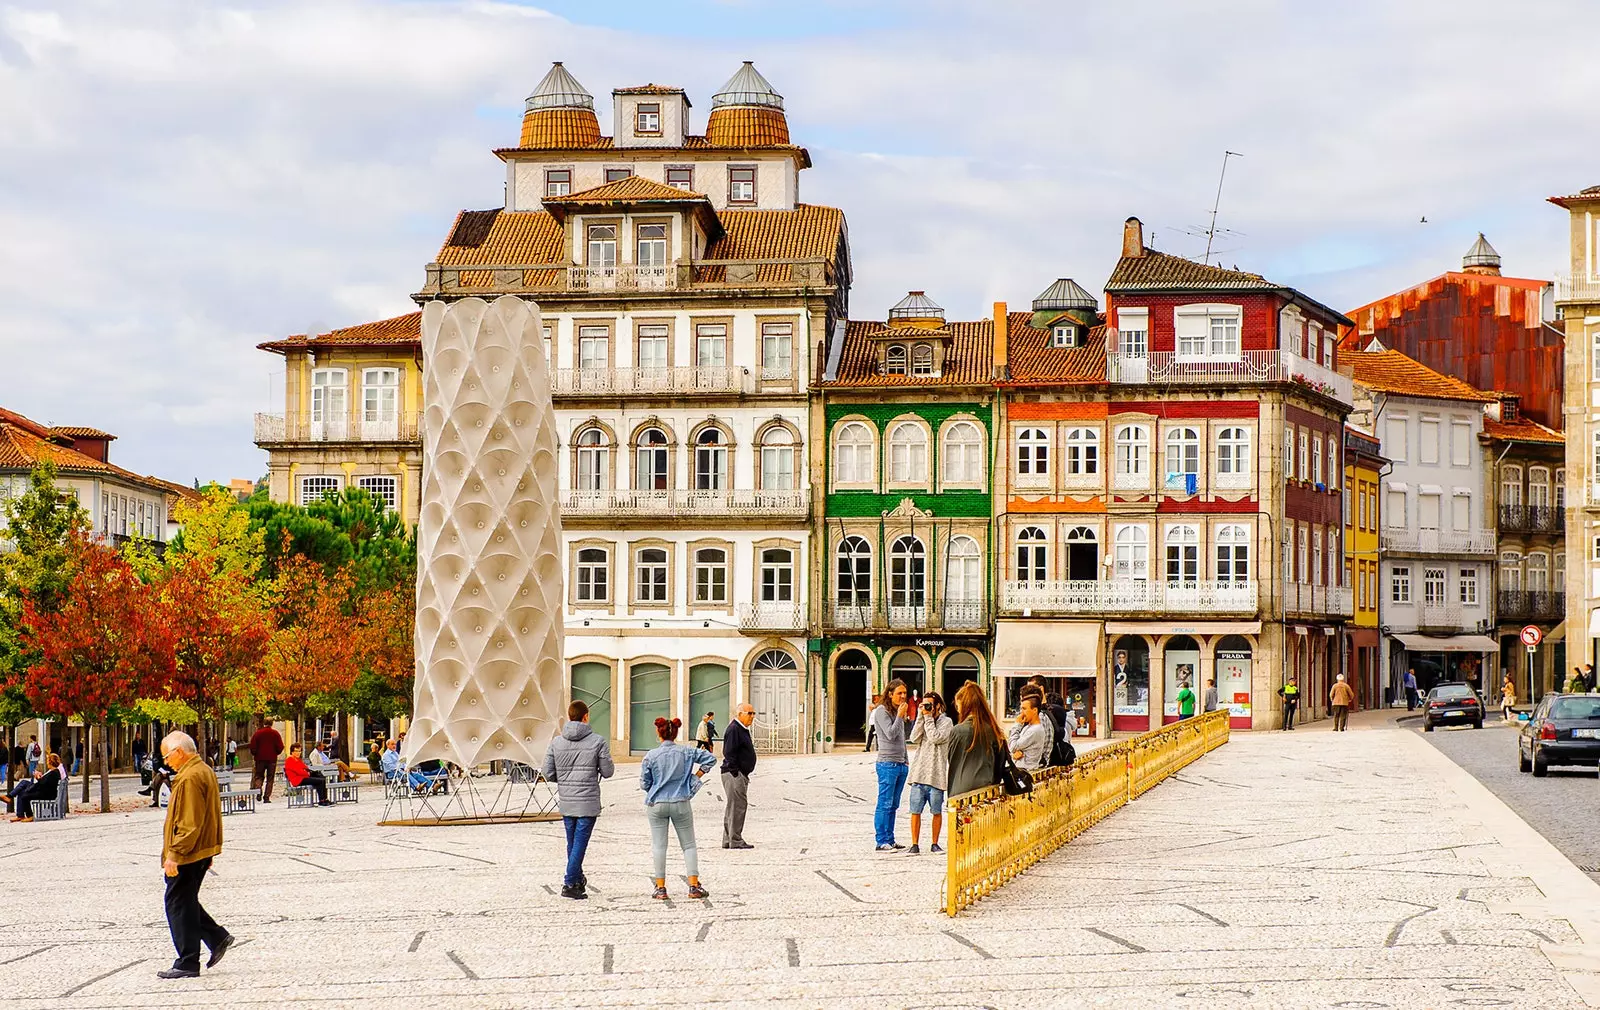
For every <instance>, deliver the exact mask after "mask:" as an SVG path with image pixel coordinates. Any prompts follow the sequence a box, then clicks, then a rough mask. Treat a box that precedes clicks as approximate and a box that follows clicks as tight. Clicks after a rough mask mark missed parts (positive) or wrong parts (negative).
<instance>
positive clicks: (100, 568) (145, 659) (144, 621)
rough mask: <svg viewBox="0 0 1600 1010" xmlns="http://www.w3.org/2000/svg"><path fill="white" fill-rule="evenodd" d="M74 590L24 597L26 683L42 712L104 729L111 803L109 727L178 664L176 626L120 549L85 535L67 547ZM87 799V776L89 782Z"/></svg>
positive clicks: (100, 747) (103, 763)
mask: <svg viewBox="0 0 1600 1010" xmlns="http://www.w3.org/2000/svg"><path fill="white" fill-rule="evenodd" d="M68 551H69V553H68V559H69V561H68V566H67V568H68V571H70V573H71V575H70V581H69V583H68V586H67V591H66V592H65V593H63V594H61V597H60V599H59V600H58V601H56V602H55V605H54V606H53V607H48V608H46V607H40V606H38V605H37V603H36V601H34V600H32V599H25V600H24V601H23V613H22V627H23V629H24V631H25V632H26V634H27V636H28V641H29V643H30V644H31V646H32V647H33V649H34V651H35V657H36V658H35V660H34V662H33V664H32V665H31V666H30V667H29V669H28V671H27V675H26V680H25V682H24V685H25V690H26V692H27V695H28V699H29V701H30V702H31V703H32V704H33V706H34V707H35V708H36V709H37V710H38V711H40V712H44V713H47V714H51V715H57V716H61V717H62V718H69V717H71V716H75V715H76V716H79V717H81V718H82V719H83V721H84V722H85V724H87V725H89V726H92V727H93V728H94V729H95V730H97V731H98V736H99V740H98V743H97V744H95V745H92V746H93V748H94V754H95V755H96V757H97V758H98V760H99V764H100V810H101V812H102V813H104V812H107V811H109V810H110V809H111V768H110V755H109V753H108V752H107V748H106V725H107V723H109V722H110V720H111V715H112V713H113V712H114V711H116V710H118V709H126V708H129V707H131V706H132V705H133V704H134V703H135V702H136V701H137V700H138V699H140V698H142V697H149V696H152V695H155V694H158V693H161V692H162V691H164V690H165V689H166V686H167V683H168V681H169V680H170V679H171V677H172V674H173V670H174V665H175V657H174V648H173V646H174V638H173V628H172V626H171V624H170V623H169V622H168V620H167V615H168V611H167V609H166V608H164V607H162V606H160V605H159V602H158V600H157V599H156V595H155V592H154V590H153V589H152V588H151V587H150V586H148V585H146V584H145V583H144V582H143V581H141V580H140V578H139V576H138V575H137V574H136V573H135V572H134V570H133V568H132V566H130V565H129V564H128V562H127V561H126V560H124V559H123V558H122V557H121V556H120V555H118V554H117V553H116V551H114V550H112V549H111V548H109V547H105V546H102V545H100V544H95V543H91V542H90V541H89V540H88V539H86V538H85V537H84V536H83V534H82V533H77V534H74V535H73V537H72V538H71V540H70V541H69V545H68ZM84 788H85V790H86V792H85V799H87V798H88V797H87V789H88V780H87V779H85V781H84Z"/></svg>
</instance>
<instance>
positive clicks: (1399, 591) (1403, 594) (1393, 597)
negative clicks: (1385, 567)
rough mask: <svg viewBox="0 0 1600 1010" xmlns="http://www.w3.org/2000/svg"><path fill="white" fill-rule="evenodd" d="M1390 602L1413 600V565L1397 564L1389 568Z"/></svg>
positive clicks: (1408, 601)
mask: <svg viewBox="0 0 1600 1010" xmlns="http://www.w3.org/2000/svg"><path fill="white" fill-rule="evenodd" d="M1389 602H1390V603H1410V602H1411V566H1410V565H1395V566H1394V567H1393V568H1391V569H1389Z"/></svg>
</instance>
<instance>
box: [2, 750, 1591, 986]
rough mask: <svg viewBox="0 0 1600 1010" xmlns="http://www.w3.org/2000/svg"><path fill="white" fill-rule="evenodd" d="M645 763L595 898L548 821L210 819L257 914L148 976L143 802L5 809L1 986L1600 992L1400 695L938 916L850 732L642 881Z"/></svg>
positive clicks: (1466, 780)
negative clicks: (204, 960) (696, 854)
mask: <svg viewBox="0 0 1600 1010" xmlns="http://www.w3.org/2000/svg"><path fill="white" fill-rule="evenodd" d="M635 774H636V772H635V770H634V768H632V767H624V768H622V769H620V770H619V774H618V778H617V780H614V781H613V782H612V783H611V784H610V785H609V786H608V789H607V794H606V799H607V803H608V808H607V810H606V813H605V815H604V816H602V817H601V819H600V825H599V828H598V830H597V832H596V835H595V843H594V846H593V848H592V849H591V850H590V852H591V858H590V864H589V867H588V872H589V877H590V880H591V882H592V886H591V890H592V892H593V898H592V899H591V900H589V901H587V902H572V901H566V900H563V899H561V898H559V897H557V896H556V895H555V893H554V890H555V886H556V885H557V884H558V883H559V869H558V867H559V865H560V861H561V851H562V841H561V834H560V827H559V825H557V824H538V825H499V826H483V827H459V828H410V829H401V828H386V827H379V826H376V825H375V824H374V823H373V822H374V821H375V820H376V819H377V817H378V815H379V814H380V812H381V807H380V805H379V804H378V803H377V802H375V801H376V799H377V797H376V795H375V794H369V796H368V798H367V800H366V801H364V802H363V803H361V804H360V805H358V806H344V807H340V808H337V809H334V810H318V809H307V810H288V809H285V808H284V807H283V806H282V805H281V804H280V803H274V804H273V805H272V806H271V807H264V808H262V809H261V811H260V812H259V813H257V814H255V815H253V816H251V815H241V816H237V817H233V818H230V819H229V820H228V821H227V849H226V852H225V853H224V855H223V857H222V858H221V859H219V861H218V864H217V867H216V873H215V874H214V875H213V876H212V877H211V878H210V879H209V881H208V883H207V885H206V890H205V893H204V897H205V899H206V902H207V904H208V906H209V907H210V908H211V910H212V911H213V912H214V913H215V914H216V916H217V918H218V919H219V920H221V921H222V922H223V923H224V924H226V925H228V926H230V927H231V928H232V929H233V930H234V931H235V932H236V933H237V934H238V935H239V936H240V937H243V938H247V939H248V942H247V943H245V944H243V945H241V946H239V947H237V948H236V949H235V950H234V951H233V952H232V953H230V954H229V955H228V958H227V960H226V961H225V962H224V963H223V964H222V965H221V966H219V967H218V969H217V970H215V971H212V972H207V973H206V974H205V975H203V976H202V977H201V978H200V979H198V980H191V981H186V982H162V981H159V980H157V979H156V978H155V977H154V973H155V971H156V970H157V969H159V968H163V967H165V966H166V965H167V964H168V963H169V962H170V959H171V956H172V951H171V948H170V945H169V942H168V939H167V935H166V929H165V926H164V924H163V921H162V917H161V882H160V876H159V869H158V867H157V840H158V836H159V820H158V815H157V814H156V812H155V811H140V812H138V813H135V814H129V815H106V816H87V817H74V818H70V819H69V820H67V821H66V822H64V823H56V824H33V825H11V824H6V825H0V887H3V889H4V892H5V894H6V895H7V897H8V899H9V901H8V911H7V913H5V914H4V916H3V919H0V921H4V922H5V923H6V927H5V928H4V929H3V930H0V992H3V993H5V1000H4V1001H3V1002H4V1003H5V1005H6V1006H8V1007H17V1008H43V1007H50V1008H60V1007H227V1008H239V1007H261V1006H268V1005H271V1006H282V1005H298V1004H306V1003H315V1004H317V1005H319V1006H320V1007H344V1006H373V1007H383V1008H385V1010H392V1008H393V1007H395V1006H397V1005H421V1006H428V1007H442V1006H449V1007H474V1008H475V1007H587V1006H689V1005H694V1006H728V1007H747V1006H763V1007H769V1008H789V1007H827V1008H830V1010H831V1008H884V1007H901V1008H912V1007H948V1008H977V1007H993V1008H997V1010H1011V1008H1045V1007H1050V1008H1055V1007H1064V1006H1065V1007H1088V1006H1117V1007H1173V1006H1182V1007H1215V1008H1221V1007H1262V1008H1268V1007H1270V1008H1274V1010H1276V1008H1297V1007H1319V1008H1320V1007H1373V1008H1378V1007H1441V1008H1442V1007H1455V1006H1505V1007H1540V1008H1544V1010H1563V1008H1573V1007H1582V1006H1584V1005H1585V1004H1584V1002H1583V1000H1582V998H1581V997H1580V995H1579V992H1578V991H1577V990H1575V988H1574V986H1575V985H1576V986H1578V987H1581V988H1584V989H1586V990H1587V991H1589V992H1590V993H1593V994H1595V1004H1594V1005H1600V986H1596V985H1594V981H1595V979H1596V978H1597V977H1600V976H1597V975H1596V974H1595V972H1600V962H1597V959H1596V958H1595V957H1594V955H1593V954H1592V953H1591V952H1592V951H1594V950H1595V949H1596V947H1597V946H1600V924H1597V916H1600V887H1597V885H1595V884H1594V882H1592V881H1590V880H1589V879H1588V878H1586V877H1585V876H1584V875H1583V874H1581V873H1579V872H1578V871H1577V870H1576V869H1574V868H1573V867H1572V866H1571V864H1570V863H1568V862H1567V861H1566V860H1564V859H1563V858H1562V857H1561V856H1560V854H1559V853H1557V852H1556V851H1555V850H1554V849H1553V848H1552V847H1551V846H1550V845H1549V844H1548V843H1546V842H1545V841H1544V840H1543V839H1542V838H1540V837H1539V836H1537V835H1536V834H1534V833H1533V832H1532V831H1531V830H1530V829H1528V828H1527V826H1526V825H1524V824H1523V823H1522V822H1521V821H1520V820H1518V819H1517V818H1515V817H1514V816H1512V815H1510V814H1509V812H1508V811H1507V810H1506V808H1505V807H1504V806H1503V805H1502V804H1501V803H1500V802H1499V801H1498V800H1496V799H1495V798H1494V797H1493V796H1492V795H1491V794H1490V793H1488V792H1487V791H1486V790H1484V789H1483V788H1482V787H1481V786H1480V785H1479V784H1478V783H1477V782H1476V781H1475V780H1473V779H1472V778H1471V777H1470V776H1468V775H1467V774H1465V773H1464V772H1462V771H1461V770H1460V769H1458V768H1457V767H1456V766H1455V765H1453V764H1452V763H1450V762H1449V761H1448V760H1447V759H1445V758H1444V757H1443V756H1442V755H1440V754H1439V753H1438V752H1436V751H1435V750H1434V749H1433V748H1432V747H1430V746H1429V745H1428V744H1426V743H1425V742H1423V741H1422V740H1421V739H1418V737H1417V735H1416V734H1415V733H1412V732H1411V731H1409V730H1407V729H1402V728H1398V727H1396V726H1394V725H1393V724H1392V723H1390V722H1388V721H1387V719H1375V720H1374V721H1372V722H1371V723H1362V724H1360V725H1358V726H1357V727H1356V729H1355V730H1353V731H1352V732H1349V733H1344V734H1334V733H1331V732H1326V731H1323V730H1321V729H1319V728H1317V727H1313V728H1310V729H1308V730H1305V731H1297V732H1295V733H1259V734H1255V735H1249V734H1240V735H1237V736H1235V737H1234V740H1233V742H1232V743H1230V744H1228V745H1227V746H1226V747H1223V748H1221V749H1220V750H1218V751H1217V752H1215V753H1213V754H1211V755H1209V756H1208V757H1206V758H1204V759H1203V760H1201V761H1200V762H1198V763H1196V764H1195V765H1192V766H1191V767H1190V768H1188V769H1186V770H1185V771H1184V772H1182V773H1181V774H1180V775H1179V776H1178V777H1177V778H1176V779H1174V780H1172V781H1169V782H1167V783H1166V784H1163V785H1161V786H1160V787H1158V788H1157V789H1155V790H1154V791H1153V792H1152V793H1150V794H1148V795H1147V796H1146V797H1144V798H1143V799H1141V800H1139V801H1137V802H1135V803H1134V804H1132V805H1130V806H1129V807H1128V808H1126V809H1125V810H1123V811H1121V812H1119V813H1117V814H1116V815H1114V816H1113V817H1112V818H1111V819H1110V820H1108V821H1106V822H1104V823H1103V824H1101V825H1100V826H1098V827H1096V828H1095V829H1093V830H1092V831H1090V832H1089V833H1087V834H1086V835H1084V836H1083V837H1082V838H1080V839H1078V840H1077V841H1075V842H1074V843H1073V844H1072V845H1070V846H1069V847H1068V848H1067V849H1065V850H1063V851H1062V852H1060V853H1058V854H1057V855H1056V856H1054V857H1052V858H1050V859H1049V860H1047V861H1046V862H1044V863H1043V864H1041V865H1040V866H1038V867H1036V868H1034V869H1033V870H1031V871H1030V872H1029V873H1028V874H1026V875H1025V876H1024V877H1022V878H1021V879H1020V880H1018V881H1016V882H1014V883H1013V884H1011V885H1010V886H1009V887H1007V888H1005V889H1004V890H1003V891H1001V892H1000V893H999V894H998V895H996V896H994V897H991V898H988V899H986V900H984V901H982V902H980V903H979V904H978V905H977V906H976V907H975V908H973V909H971V910H969V911H968V912H965V913H963V914H962V915H961V916H960V917H959V918H956V919H948V918H946V917H945V916H944V915H943V914H941V913H940V912H938V911H937V904H938V898H939V893H940V888H941V878H942V874H941V869H942V864H941V863H940V862H939V861H938V860H936V859H935V858H933V857H930V856H926V855H924V856H921V857H910V856H904V855H895V856H886V855H877V854H875V853H873V852H872V851H870V850H871V842H872V833H871V815H872V797H873V772H872V767H871V758H870V757H866V756H862V755H849V756H844V755H832V756H828V757H803V758H788V759H772V758H769V759H763V760H762V762H761V766H760V768H759V769H758V772H757V775H756V778H755V780H754V784H753V786H752V789H751V816H750V821H749V823H748V825H747V828H746V835H747V837H748V838H749V839H750V840H751V841H752V842H754V843H755V845H756V846H757V848H755V849H754V850H753V851H748V852H730V851H725V850H723V849H721V848H719V847H716V843H717V841H718V835H717V830H716V829H717V827H718V825H719V821H720V816H719V815H720V798H719V797H718V796H717V795H716V793H717V790H716V788H715V787H708V788H707V790H706V791H705V792H703V793H702V795H701V797H700V798H699V799H698V800H697V801H696V806H697V808H698V813H699V818H700V821H699V824H700V834H701V837H702V839H703V840H706V841H708V842H710V843H711V847H709V848H706V849H703V850H702V851H703V854H704V858H703V860H702V871H703V873H704V875H705V880H706V883H707V886H708V887H709V888H710V889H711V892H712V897H711V898H710V900H708V901H703V902H690V901H687V900H685V899H683V898H682V894H683V892H684V885H683V883H682V881H681V880H680V879H678V878H677V877H676V876H674V879H672V881H671V886H672V888H673V891H674V893H675V894H676V895H678V896H679V897H678V898H677V900H674V901H672V902H670V903H660V902H654V901H651V900H650V898H649V897H648V883H647V880H646V875H647V873H648V868H649V850H648V842H647V834H646V831H645V825H644V821H643V816H642V809H641V804H640V799H639V793H638V791H637V789H636V782H635V780H634V776H635ZM924 830H925V831H926V825H924ZM902 840H905V839H904V818H903V815H902ZM923 842H924V844H926V842H927V838H926V836H924V839H923ZM669 867H670V872H672V873H673V874H674V875H676V874H677V873H678V872H679V871H680V868H681V864H680V863H679V862H678V860H677V855H676V851H675V849H674V854H673V856H672V862H671V863H669ZM1585 940H1587V942H1588V945H1585V944H1584V941H1585Z"/></svg>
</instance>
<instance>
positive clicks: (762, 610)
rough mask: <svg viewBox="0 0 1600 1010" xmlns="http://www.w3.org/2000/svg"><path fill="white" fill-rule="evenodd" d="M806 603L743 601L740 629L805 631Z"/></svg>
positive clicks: (740, 610)
mask: <svg viewBox="0 0 1600 1010" xmlns="http://www.w3.org/2000/svg"><path fill="white" fill-rule="evenodd" d="M805 629H806V605H805V604H804V603H741V604H739V630H740V631H804V630H805Z"/></svg>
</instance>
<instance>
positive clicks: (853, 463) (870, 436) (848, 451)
mask: <svg viewBox="0 0 1600 1010" xmlns="http://www.w3.org/2000/svg"><path fill="white" fill-rule="evenodd" d="M847 436H848V438H847ZM877 456H878V439H877V429H876V428H874V427H873V426H872V425H870V424H868V423H867V422H865V421H860V420H851V421H843V422H840V424H839V425H838V427H836V428H834V429H833V460H834V465H833V482H834V486H835V487H846V486H848V487H852V488H870V487H876V486H877V483H878V462H877Z"/></svg>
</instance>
